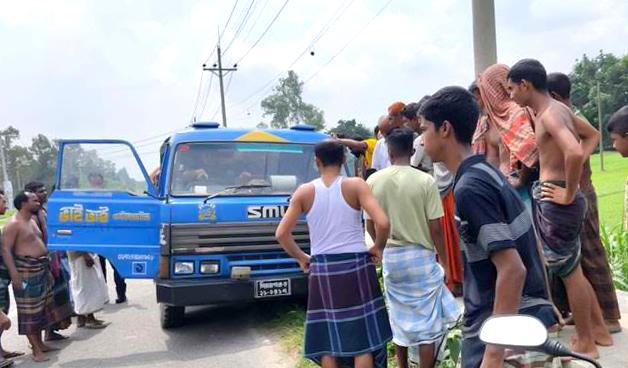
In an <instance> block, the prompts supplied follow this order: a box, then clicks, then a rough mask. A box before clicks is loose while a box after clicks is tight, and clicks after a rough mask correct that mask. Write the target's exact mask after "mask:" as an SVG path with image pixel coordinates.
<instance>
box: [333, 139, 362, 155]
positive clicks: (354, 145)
mask: <svg viewBox="0 0 628 368" xmlns="http://www.w3.org/2000/svg"><path fill="white" fill-rule="evenodd" d="M335 140H336V142H339V143H341V144H342V145H344V146H347V147H349V148H351V149H352V150H354V151H358V152H364V151H366V149H367V148H368V145H367V144H366V142H363V141H356V140H355V139H347V138H335Z"/></svg>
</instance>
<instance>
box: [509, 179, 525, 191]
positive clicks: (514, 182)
mask: <svg viewBox="0 0 628 368" xmlns="http://www.w3.org/2000/svg"><path fill="white" fill-rule="evenodd" d="M508 183H509V184H510V186H511V187H513V188H515V189H518V188H520V187H522V186H523V183H522V182H521V178H519V177H517V176H509V177H508Z"/></svg>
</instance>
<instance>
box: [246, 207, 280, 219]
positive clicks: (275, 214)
mask: <svg viewBox="0 0 628 368" xmlns="http://www.w3.org/2000/svg"><path fill="white" fill-rule="evenodd" d="M287 210H288V206H249V207H248V208H247V212H248V214H247V218H250V219H262V218H281V217H283V216H284V215H285V214H286V211H287Z"/></svg>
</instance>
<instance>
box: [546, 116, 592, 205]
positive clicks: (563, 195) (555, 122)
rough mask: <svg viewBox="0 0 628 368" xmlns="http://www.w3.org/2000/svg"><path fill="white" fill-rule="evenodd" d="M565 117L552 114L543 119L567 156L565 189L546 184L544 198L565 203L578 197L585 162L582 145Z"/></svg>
mask: <svg viewBox="0 0 628 368" xmlns="http://www.w3.org/2000/svg"><path fill="white" fill-rule="evenodd" d="M564 119H565V115H564V114H563V115H562V116H556V114H552V115H548V116H546V117H544V118H543V119H542V122H543V126H544V127H545V129H546V130H547V132H548V133H549V134H550V135H551V136H552V138H553V139H554V141H555V142H556V144H557V145H558V148H559V149H560V150H561V151H562V152H563V156H564V157H565V181H566V182H567V186H566V188H565V190H564V191H563V190H560V188H559V187H557V186H556V185H553V184H546V185H545V188H542V193H543V199H544V200H551V201H552V202H555V203H558V204H563V205H565V204H570V203H572V202H573V200H574V198H575V197H576V191H577V190H578V185H579V183H580V175H581V174H582V164H583V163H584V154H583V152H582V147H581V146H580V143H579V142H578V140H577V139H576V137H575V136H574V135H573V133H572V132H571V131H570V130H569V128H567V123H566V122H565V121H564Z"/></svg>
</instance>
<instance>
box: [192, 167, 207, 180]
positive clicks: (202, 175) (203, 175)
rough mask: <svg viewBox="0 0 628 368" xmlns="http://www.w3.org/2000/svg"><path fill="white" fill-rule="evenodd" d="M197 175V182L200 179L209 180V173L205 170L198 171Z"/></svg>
mask: <svg viewBox="0 0 628 368" xmlns="http://www.w3.org/2000/svg"><path fill="white" fill-rule="evenodd" d="M194 173H195V174H196V180H199V179H205V180H207V179H209V175H207V172H206V171H205V170H203V169H198V170H196V171H195V172H194Z"/></svg>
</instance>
